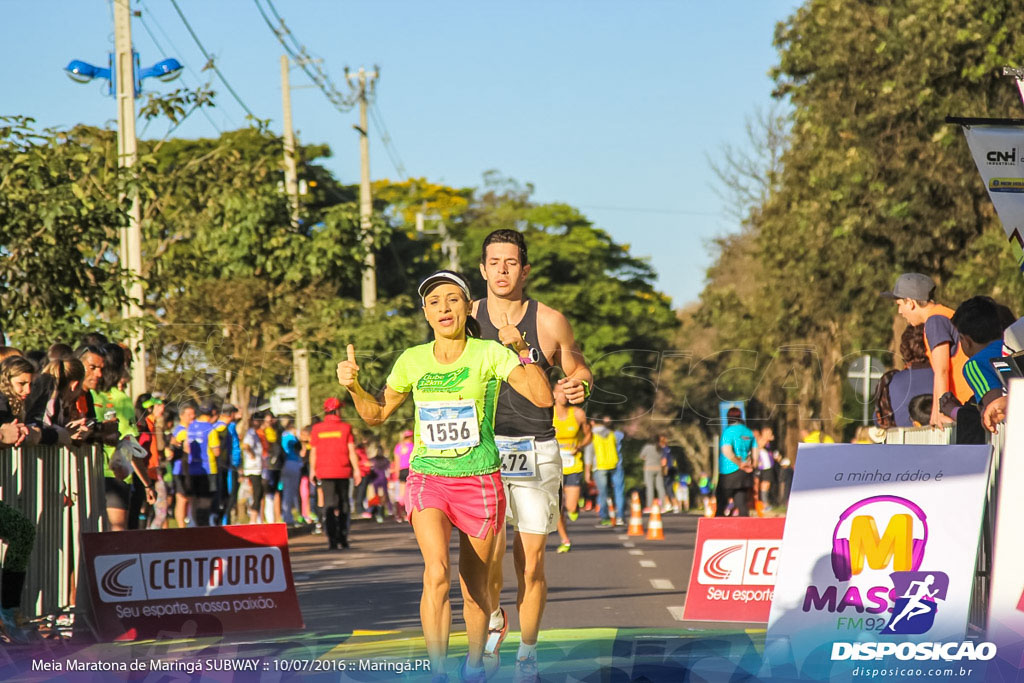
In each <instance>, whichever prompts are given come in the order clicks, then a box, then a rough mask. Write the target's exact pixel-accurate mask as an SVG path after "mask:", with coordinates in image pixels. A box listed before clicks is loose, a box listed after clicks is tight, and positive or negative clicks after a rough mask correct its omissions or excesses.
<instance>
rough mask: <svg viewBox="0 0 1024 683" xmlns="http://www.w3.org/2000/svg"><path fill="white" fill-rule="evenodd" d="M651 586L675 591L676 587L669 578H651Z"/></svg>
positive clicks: (661, 589)
mask: <svg viewBox="0 0 1024 683" xmlns="http://www.w3.org/2000/svg"><path fill="white" fill-rule="evenodd" d="M651 588H656V589H657V590H660V591H674V590H675V589H676V587H675V586H673V585H672V582H671V581H669V580H668V579H651Z"/></svg>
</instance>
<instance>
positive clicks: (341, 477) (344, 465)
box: [309, 396, 362, 550]
mask: <svg viewBox="0 0 1024 683" xmlns="http://www.w3.org/2000/svg"><path fill="white" fill-rule="evenodd" d="M341 406H342V404H341V401H339V400H338V399H337V398H335V397H333V396H332V397H330V398H328V399H327V400H325V401H324V419H323V421H322V422H318V423H317V424H315V425H313V431H312V433H311V434H310V437H309V446H310V453H309V471H310V473H311V474H312V476H313V481H314V482H315V483H317V484H318V485H319V488H320V494H321V495H322V497H323V506H324V510H323V515H322V518H323V520H324V532H325V533H326V535H327V547H328V548H329V549H330V550H337V549H338V548H339V547H341V548H348V546H349V537H348V532H349V522H350V518H351V516H350V512H349V485H350V484H351V482H352V481H353V480H354V481H355V484H356V485H357V486H358V485H359V483H360V482H361V481H362V475H361V474H360V473H359V458H358V456H356V442H355V439H354V438H353V437H352V426H351V425H350V424H349V423H347V422H345V421H344V420H342V419H341V417H340V415H341Z"/></svg>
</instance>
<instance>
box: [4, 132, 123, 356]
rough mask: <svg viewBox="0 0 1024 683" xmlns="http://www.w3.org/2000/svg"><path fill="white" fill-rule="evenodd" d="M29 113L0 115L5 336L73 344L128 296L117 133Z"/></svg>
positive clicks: (31, 344)
mask: <svg viewBox="0 0 1024 683" xmlns="http://www.w3.org/2000/svg"><path fill="white" fill-rule="evenodd" d="M33 124H34V121H33V120H32V119H30V118H27V117H22V116H14V117H0V226H2V229H0V255H2V258H0V310H2V313H0V339H2V337H3V334H2V333H6V334H7V335H8V337H9V338H10V339H11V340H12V341H14V342H16V343H17V344H19V345H21V346H24V347H25V348H38V347H40V346H42V347H45V346H46V345H48V344H49V343H51V342H52V341H53V340H54V339H55V338H62V339H64V340H66V341H74V339H75V338H76V336H77V334H78V332H80V331H81V328H82V322H81V320H82V318H83V316H88V315H89V313H90V312H93V311H110V312H111V313H112V315H111V316H109V317H107V318H104V319H97V320H96V321H95V322H96V326H97V327H100V328H106V329H109V328H110V326H113V325H116V324H117V323H118V321H119V319H120V306H121V304H123V303H126V301H127V298H126V295H125V293H124V288H123V280H122V272H121V271H120V270H119V269H118V268H117V264H116V253H117V245H118V244H119V240H120V237H119V234H118V229H119V228H120V227H122V226H124V225H126V213H125V206H124V205H123V204H122V202H121V200H120V199H119V195H120V194H121V193H123V192H124V191H125V190H126V189H127V188H128V187H129V181H128V177H127V174H126V173H124V172H121V171H119V170H118V168H117V160H116V156H115V155H114V153H113V149H114V134H113V133H112V132H111V131H102V130H97V129H93V128H87V127H85V126H78V127H76V128H73V129H71V130H68V131H60V130H56V129H52V128H46V129H42V130H39V129H37V128H36V127H35V126H34V125H33Z"/></svg>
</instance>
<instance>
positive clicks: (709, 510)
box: [704, 498, 718, 517]
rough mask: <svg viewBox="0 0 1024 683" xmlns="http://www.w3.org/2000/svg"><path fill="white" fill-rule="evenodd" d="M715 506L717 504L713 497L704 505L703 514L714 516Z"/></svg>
mask: <svg viewBox="0 0 1024 683" xmlns="http://www.w3.org/2000/svg"><path fill="white" fill-rule="evenodd" d="M716 507H718V505H717V503H716V501H715V499H714V498H712V499H711V500H709V501H708V504H707V505H705V506H704V516H705V517H714V516H715V508H716Z"/></svg>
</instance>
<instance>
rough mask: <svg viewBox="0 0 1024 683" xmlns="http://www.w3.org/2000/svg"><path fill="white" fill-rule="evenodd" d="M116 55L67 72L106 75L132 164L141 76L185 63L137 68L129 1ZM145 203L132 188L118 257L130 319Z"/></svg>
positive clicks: (118, 5) (136, 301) (142, 374)
mask: <svg viewBox="0 0 1024 683" xmlns="http://www.w3.org/2000/svg"><path fill="white" fill-rule="evenodd" d="M113 4H114V54H113V55H111V59H110V62H109V66H108V68H106V69H104V68H100V67H97V66H94V65H92V64H89V63H88V62H83V61H81V60H78V59H74V60H72V61H71V62H70V63H69V64H68V65H67V66H66V67H65V69H64V70H65V71H66V72H67V74H68V76H69V77H71V79H72V80H74V81H77V82H79V83H87V82H89V81H91V80H92V79H94V78H103V79H106V80H107V82H108V83H109V84H110V88H109V90H108V92H109V93H110V94H112V95H114V96H115V97H116V99H117V164H118V166H119V167H121V168H131V167H132V166H134V165H135V162H136V160H137V159H138V153H137V150H136V142H137V141H136V138H135V97H136V96H137V95H138V94H139V93H140V92H141V90H142V87H141V86H142V81H143V79H146V78H150V77H156V78H159V79H160V80H162V81H170V80H173V79H175V78H177V77H178V76H179V75H181V69H182V66H181V64H180V63H179V62H178V60H176V59H164V60H162V61H160V62H157V63H156V64H154V65H153V66H151V67H147V68H145V69H140V68H139V63H138V62H139V55H138V53H137V52H135V51H134V50H133V49H132V27H131V12H130V9H129V4H128V1H127V0H116V1H115V2H114V3H113ZM141 222H142V208H141V206H140V204H139V198H138V195H137V193H135V192H133V193H132V205H131V209H130V210H129V214H128V225H127V226H126V227H125V228H122V231H121V245H120V260H121V267H122V268H123V269H125V270H126V271H127V275H128V279H129V282H131V285H130V288H129V291H128V304H127V305H126V306H125V307H124V311H123V314H124V317H125V319H126V320H138V319H139V318H141V317H142V306H141V304H142V297H143V292H142V281H141V280H140V279H139V277H140V275H141V273H142V230H141V228H140V223H141ZM128 345H129V347H130V348H131V349H132V353H133V354H134V358H135V362H134V363H133V364H132V382H131V393H132V396H133V397H135V398H137V397H138V396H139V395H141V394H142V393H144V392H145V391H146V349H145V346H144V344H143V341H142V332H141V330H135V331H133V332H132V333H131V336H130V337H129V340H128Z"/></svg>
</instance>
